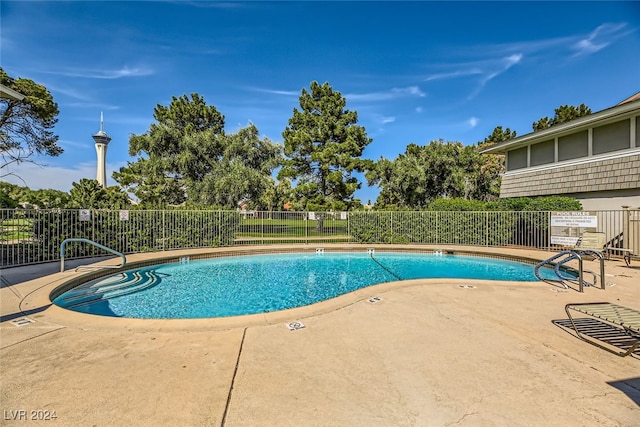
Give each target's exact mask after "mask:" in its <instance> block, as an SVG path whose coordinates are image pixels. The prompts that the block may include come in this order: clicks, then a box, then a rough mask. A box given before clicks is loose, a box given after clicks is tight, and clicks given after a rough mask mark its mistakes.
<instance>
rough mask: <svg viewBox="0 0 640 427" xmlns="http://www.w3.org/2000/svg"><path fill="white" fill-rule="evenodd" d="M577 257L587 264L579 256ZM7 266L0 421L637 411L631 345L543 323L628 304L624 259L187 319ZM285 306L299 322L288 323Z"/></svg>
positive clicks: (386, 418)
mask: <svg viewBox="0 0 640 427" xmlns="http://www.w3.org/2000/svg"><path fill="white" fill-rule="evenodd" d="M325 247H326V245H325ZM483 251H491V252H495V253H496V254H501V253H502V254H509V255H517V256H522V257H530V258H536V259H540V260H543V259H546V258H548V257H549V256H550V255H551V253H549V252H544V251H526V250H517V249H497V248H493V249H487V248H483ZM179 253H197V251H196V250H193V251H180V252H179ZM149 256H150V254H144V255H135V256H132V257H131V259H132V260H140V259H143V257H149ZM128 258H129V257H128ZM105 262H106V263H109V261H105ZM111 263H113V261H111ZM585 267H586V269H589V270H593V271H598V264H597V263H596V262H595V261H586V262H585ZM22 268H23V269H25V270H24V274H26V276H22V277H24V278H25V279H29V280H27V281H15V280H18V279H19V277H21V276H20V275H19V274H16V273H15V272H11V271H7V272H3V275H4V279H3V287H2V289H1V290H0V292H1V294H0V295H1V297H2V298H1V300H2V306H1V309H0V315H1V316H2V322H1V323H0V338H1V342H0V361H1V366H2V387H1V388H2V389H1V406H2V408H1V409H2V411H3V419H2V424H3V425H25V424H30V423H40V424H41V423H42V421H40V420H36V419H33V417H38V416H45V415H47V414H48V415H51V414H53V413H54V412H55V416H56V418H55V419H52V420H50V421H48V423H47V425H51V424H53V425H55V424H57V425H65V426H68V425H94V426H131V425H136V426H147V425H148V426H158V425H162V426H164V425H167V426H168V425H171V426H176V425H180V426H360V425H362V426H448V425H458V426H555V425H558V426H560V425H562V426H567V425H571V426H592V425H593V426H595V425H597V426H629V427H631V426H637V425H638V420H640V356H638V355H637V354H634V355H631V356H629V357H625V358H621V357H618V356H616V355H614V354H611V353H609V352H606V351H604V350H602V349H599V348H597V347H595V346H593V345H590V344H588V343H586V342H584V341H582V340H580V339H579V338H578V337H576V336H575V334H574V333H571V331H568V330H567V329H566V328H562V327H560V326H557V325H556V324H554V323H553V321H554V320H561V319H566V317H567V316H566V313H565V311H564V307H565V305H566V304H568V303H577V302H595V301H610V302H615V303H616V304H620V305H623V306H629V307H634V308H636V309H640V264H638V263H635V265H634V264H632V266H631V267H627V266H626V265H625V264H624V261H623V260H621V259H619V260H610V261H606V273H607V274H606V284H607V289H606V290H601V289H597V288H593V287H587V288H585V292H584V293H579V292H577V291H576V290H573V289H562V288H560V287H557V286H552V285H550V284H548V283H543V282H493V281H477V280H459V279H455V280H453V279H446V280H445V279H431V280H411V281H405V282H396V283H390V284H382V285H377V286H373V287H370V288H366V289H362V290H359V291H357V292H354V293H352V294H349V295H345V296H342V297H339V298H336V299H334V300H331V301H328V302H324V303H319V304H314V305H312V306H309V307H303V308H299V309H293V310H287V311H284V312H280V313H271V314H267V315H253V316H247V317H239V318H229V319H195V320H131V319H121V318H108V317H100V316H91V315H85V314H79V313H73V312H69V311H66V310H63V309H61V308H58V307H56V306H50V305H49V304H48V303H47V296H48V293H49V292H50V291H51V290H52V289H54V288H55V287H56V286H58V285H59V284H61V283H63V282H64V281H66V280H68V279H70V278H72V277H74V275H78V274H81V273H76V272H74V271H73V270H69V271H65V272H64V273H54V274H50V275H47V276H44V277H38V278H32V277H31V276H28V274H29V272H28V271H27V269H29V268H32V269H34V268H37V267H22ZM40 268H41V267H40ZM373 297H378V298H377V299H373V300H372V299H371V298H373ZM25 318H26V319H27V320H24V319H25ZM20 321H22V322H23V325H21V326H18V325H17V323H19V322H20ZM293 321H299V322H301V323H302V324H304V328H301V329H297V330H290V328H289V327H288V323H290V322H293ZM22 411H24V412H22ZM23 416H24V418H22V417H23Z"/></svg>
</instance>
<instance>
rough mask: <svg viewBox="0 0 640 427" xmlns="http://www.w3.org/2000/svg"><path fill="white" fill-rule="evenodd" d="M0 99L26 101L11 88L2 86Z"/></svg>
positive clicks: (0, 87) (0, 85)
mask: <svg viewBox="0 0 640 427" xmlns="http://www.w3.org/2000/svg"><path fill="white" fill-rule="evenodd" d="M0 98H8V99H13V100H16V101H22V100H23V99H24V95H23V94H21V93H20V92H18V91H15V90H13V89H11V88H10V87H7V86H5V85H2V84H0Z"/></svg>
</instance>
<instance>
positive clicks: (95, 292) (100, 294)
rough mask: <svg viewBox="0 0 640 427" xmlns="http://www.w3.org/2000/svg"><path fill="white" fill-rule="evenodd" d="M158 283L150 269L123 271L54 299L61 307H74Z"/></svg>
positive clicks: (157, 277) (136, 290)
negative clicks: (56, 299)
mask: <svg viewBox="0 0 640 427" xmlns="http://www.w3.org/2000/svg"><path fill="white" fill-rule="evenodd" d="M158 283H160V277H159V275H158V274H157V273H155V272H154V271H152V270H148V271H131V272H123V273H120V274H118V275H116V276H109V277H106V278H103V279H100V280H97V281H93V282H89V283H87V284H86V285H83V286H79V287H77V288H75V289H73V290H71V291H69V292H68V293H67V294H66V296H65V298H62V299H60V300H58V301H56V303H57V304H59V305H61V306H63V307H68V308H71V307H76V306H80V305H86V304H93V303H96V302H99V301H103V300H107V299H109V298H115V297H118V296H122V295H127V294H131V293H134V292H138V291H141V290H144V289H147V288H150V287H152V286H155V285H157V284H158Z"/></svg>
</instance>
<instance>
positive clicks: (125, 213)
mask: <svg viewBox="0 0 640 427" xmlns="http://www.w3.org/2000/svg"><path fill="white" fill-rule="evenodd" d="M120 221H129V211H120Z"/></svg>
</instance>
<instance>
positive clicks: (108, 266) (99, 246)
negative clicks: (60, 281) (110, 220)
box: [60, 238, 127, 273]
mask: <svg viewBox="0 0 640 427" xmlns="http://www.w3.org/2000/svg"><path fill="white" fill-rule="evenodd" d="M69 242H83V243H89V244H90V245H93V246H96V247H98V248H100V249H104V250H105V251H107V252H111V253H112V254H114V255H118V256H119V257H121V258H122V264H120V265H101V266H96V267H95V268H120V267H124V266H125V265H126V264H127V257H125V256H124V254H123V253H121V252H118V251H116V250H114V249H111V248H109V247H106V246H104V245H101V244H100V243H96V242H94V241H93V240H89V239H74V238H71V239H64V240H63V241H62V243H61V244H60V272H61V273H62V272H63V271H64V248H65V246H66V245H67V243H69ZM80 267H88V266H80Z"/></svg>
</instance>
